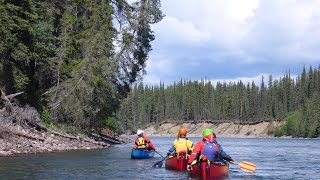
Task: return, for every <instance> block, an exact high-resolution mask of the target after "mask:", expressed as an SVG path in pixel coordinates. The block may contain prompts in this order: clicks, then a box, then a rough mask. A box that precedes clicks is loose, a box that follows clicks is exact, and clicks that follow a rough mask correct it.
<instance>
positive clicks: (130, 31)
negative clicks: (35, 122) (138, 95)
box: [0, 0, 163, 131]
mask: <svg viewBox="0 0 320 180" xmlns="http://www.w3.org/2000/svg"><path fill="white" fill-rule="evenodd" d="M162 17H163V15H162V12H161V10H160V1H159V0H139V1H135V2H134V3H133V4H129V3H128V2H127V1H125V0H114V1H105V0H97V1H94V2H91V1H77V0H71V1H68V2H66V1H55V2H54V3H52V2H51V1H38V0H28V1H0V39H1V41H0V86H1V87H5V88H6V89H5V91H6V92H7V93H15V92H17V91H24V92H25V93H24V94H23V96H19V97H21V100H23V101H22V102H23V103H25V104H31V105H34V106H37V107H41V108H39V111H40V112H41V114H42V118H43V121H44V122H45V123H46V124H47V125H50V124H58V123H59V125H61V127H66V128H67V129H69V131H77V129H78V131H82V130H81V129H84V131H88V130H90V129H91V128H98V127H99V126H104V125H105V121H106V118H107V117H111V116H113V114H114V113H115V112H116V110H117V108H118V107H119V104H120V101H121V99H123V98H124V97H126V95H127V93H128V92H129V90H130V89H129V88H130V85H131V84H132V83H133V82H135V81H136V79H137V78H138V77H139V76H140V75H141V74H142V73H143V71H144V68H145V65H146V61H147V59H148V53H149V52H150V51H151V49H152V48H151V42H152V41H153V40H154V38H155V36H154V32H153V31H152V30H151V28H150V26H151V24H154V23H157V22H159V21H160V20H161V19H162ZM39 102H41V103H40V104H39ZM42 107H46V108H45V110H43V111H42V110H41V109H42ZM49 115H50V116H49ZM49 117H51V118H50V120H49V119H48V118H49ZM107 122H108V123H109V124H108V126H110V128H113V129H115V128H117V127H116V126H115V124H117V123H118V122H116V120H115V119H112V120H108V121H107Z"/></svg>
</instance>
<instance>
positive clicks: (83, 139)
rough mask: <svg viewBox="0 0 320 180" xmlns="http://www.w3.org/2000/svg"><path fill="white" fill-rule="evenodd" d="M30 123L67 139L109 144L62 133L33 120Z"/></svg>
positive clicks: (103, 144)
mask: <svg viewBox="0 0 320 180" xmlns="http://www.w3.org/2000/svg"><path fill="white" fill-rule="evenodd" d="M29 124H30V125H32V126H33V127H35V128H36V129H38V130H44V131H46V132H50V133H51V134H54V135H56V136H59V137H63V138H66V139H70V140H80V141H83V142H88V143H92V144H96V145H102V146H107V144H105V143H101V142H96V141H94V140H92V139H86V138H79V137H76V136H70V135H67V134H62V133H60V132H57V131H54V130H51V129H48V128H46V127H45V126H43V125H41V124H39V123H31V122H29Z"/></svg>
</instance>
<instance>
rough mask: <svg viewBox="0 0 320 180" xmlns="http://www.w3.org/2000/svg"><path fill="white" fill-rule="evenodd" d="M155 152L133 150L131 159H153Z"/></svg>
mask: <svg viewBox="0 0 320 180" xmlns="http://www.w3.org/2000/svg"><path fill="white" fill-rule="evenodd" d="M153 156H154V151H148V150H141V149H132V150H131V159H149V158H153Z"/></svg>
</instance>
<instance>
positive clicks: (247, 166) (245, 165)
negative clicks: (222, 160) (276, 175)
mask: <svg viewBox="0 0 320 180" xmlns="http://www.w3.org/2000/svg"><path fill="white" fill-rule="evenodd" d="M230 163H231V164H235V165H238V166H239V167H240V169H241V170H243V171H246V172H251V173H254V172H256V165H255V164H252V163H249V162H246V161H243V162H241V163H236V162H234V161H231V162H230Z"/></svg>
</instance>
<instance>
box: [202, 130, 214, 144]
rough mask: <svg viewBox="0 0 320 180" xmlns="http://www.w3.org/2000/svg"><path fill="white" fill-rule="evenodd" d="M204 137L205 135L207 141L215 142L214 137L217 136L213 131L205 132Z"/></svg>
mask: <svg viewBox="0 0 320 180" xmlns="http://www.w3.org/2000/svg"><path fill="white" fill-rule="evenodd" d="M202 135H203V139H205V140H207V141H210V142H212V141H214V140H215V137H214V135H215V134H214V133H213V131H212V129H205V130H203V132H202Z"/></svg>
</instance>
